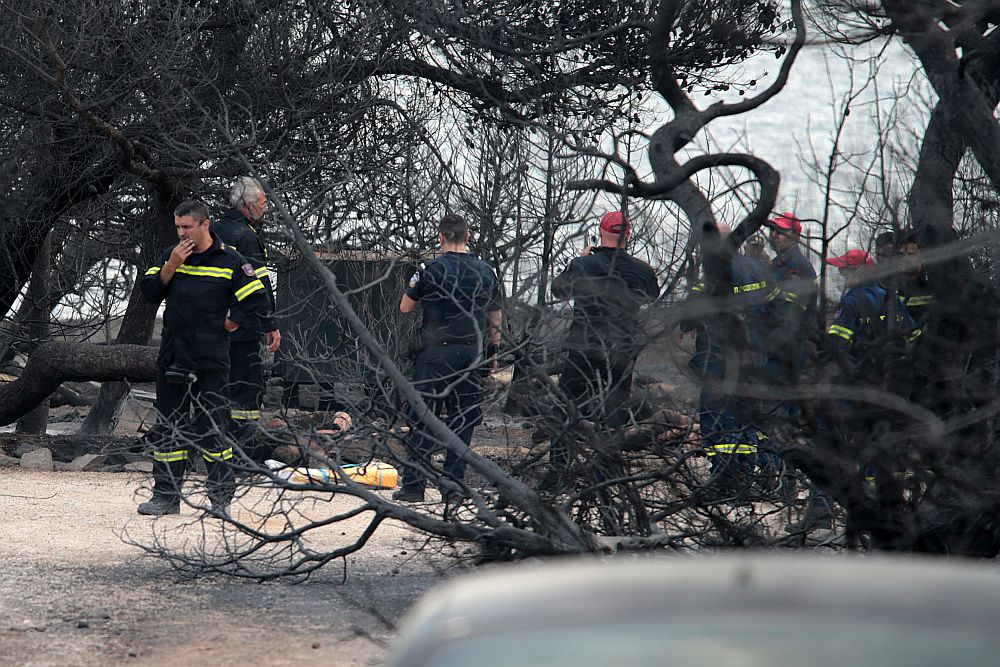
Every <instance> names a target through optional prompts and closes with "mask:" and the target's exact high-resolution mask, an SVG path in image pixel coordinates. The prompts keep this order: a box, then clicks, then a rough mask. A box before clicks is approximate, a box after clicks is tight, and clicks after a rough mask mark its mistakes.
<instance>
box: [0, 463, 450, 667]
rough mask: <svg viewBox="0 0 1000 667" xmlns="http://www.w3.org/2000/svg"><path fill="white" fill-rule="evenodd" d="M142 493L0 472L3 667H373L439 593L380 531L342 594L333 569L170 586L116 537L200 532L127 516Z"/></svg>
mask: <svg viewBox="0 0 1000 667" xmlns="http://www.w3.org/2000/svg"><path fill="white" fill-rule="evenodd" d="M145 479H146V478H145V476H144V475H143V474H141V473H68V472H35V471H25V470H22V469H20V468H10V469H0V665H19V666H20V665H60V666H63V665H241V666H245V665H297V666H306V665H340V666H355V665H377V664H379V663H380V661H381V659H382V657H383V656H384V655H385V650H386V649H385V647H386V643H387V642H388V640H389V639H390V638H391V636H392V634H393V629H392V624H393V623H395V622H396V621H397V620H398V619H399V617H400V616H401V615H402V613H403V612H404V611H405V610H406V608H408V607H409V606H410V605H411V604H412V603H413V602H414V601H415V600H416V598H417V597H419V595H420V594H421V593H422V592H424V591H425V590H427V589H428V588H430V587H431V586H432V585H433V584H435V583H437V582H439V581H440V580H441V577H440V575H438V574H435V572H436V571H438V567H437V566H440V565H442V563H437V564H436V563H434V562H432V561H431V560H430V557H427V556H424V555H418V556H415V555H414V546H415V544H416V542H415V540H414V538H413V535H412V533H410V532H409V531H408V530H407V529H405V528H404V527H402V526H400V525H391V524H389V525H386V524H383V526H381V527H380V528H379V531H378V533H377V535H376V537H375V539H374V540H373V541H372V542H371V543H369V545H368V546H366V547H365V549H364V550H363V551H362V552H361V553H360V554H359V555H357V556H355V557H352V558H351V559H350V560H349V561H348V564H347V582H346V583H345V584H341V583H340V582H341V577H342V575H343V570H342V568H341V567H340V566H339V565H336V566H334V567H328V568H327V569H326V570H324V571H321V573H320V574H318V575H317V576H314V577H313V578H312V579H310V580H309V581H307V582H305V583H301V584H297V585H291V584H288V583H283V582H275V583H267V584H258V583H251V582H242V581H232V580H228V579H227V580H219V579H214V580H204V579H201V580H195V581H183V580H180V579H179V578H178V576H177V575H176V574H175V573H173V572H172V571H171V570H169V569H168V567H167V566H166V565H165V563H164V562H163V561H161V560H158V559H154V558H151V557H148V556H144V555H143V553H142V552H141V551H140V550H139V549H137V548H136V547H133V546H129V545H127V544H125V543H124V542H123V541H122V540H121V539H120V537H119V534H120V533H121V531H122V530H123V529H124V530H127V531H128V533H129V534H130V535H131V536H133V537H135V538H137V539H140V540H141V539H143V538H144V536H145V537H151V536H152V534H153V533H152V531H153V530H166V531H167V532H169V533H170V534H172V535H174V536H175V537H176V536H183V535H185V534H186V533H185V531H196V532H200V531H201V530H202V528H203V527H204V526H205V525H207V524H202V523H198V522H196V521H193V519H195V518H196V515H195V514H194V512H193V510H191V509H184V510H182V513H181V515H180V516H179V517H177V516H174V517H163V518H160V519H156V520H155V521H154V520H151V519H148V518H145V517H140V516H138V515H136V514H135V504H136V501H137V497H136V496H135V492H136V489H137V488H138V487H139V484H140V483H141V482H142V481H143V480H145ZM138 499H142V498H138ZM333 503H334V505H336V504H337V503H343V507H340V508H337V507H334V510H337V509H339V510H343V509H344V508H346V507H348V506H349V504H350V503H351V500H350V499H349V498H344V499H336V500H334V501H333ZM345 530H346V527H345V526H344V525H338V526H337V527H336V533H331V536H330V538H329V539H331V540H333V539H336V536H340V535H342V534H343V533H342V531H345ZM187 534H192V535H194V534H195V533H190V532H189V533H187ZM341 539H347V538H341Z"/></svg>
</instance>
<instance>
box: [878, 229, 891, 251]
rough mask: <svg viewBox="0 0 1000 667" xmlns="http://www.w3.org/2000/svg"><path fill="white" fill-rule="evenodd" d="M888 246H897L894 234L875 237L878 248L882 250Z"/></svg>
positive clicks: (889, 233) (887, 233)
mask: <svg viewBox="0 0 1000 667" xmlns="http://www.w3.org/2000/svg"><path fill="white" fill-rule="evenodd" d="M887 245H891V246H895V245H896V235H895V234H894V233H893V232H882V233H881V234H879V235H878V236H876V237H875V247H876V248H882V247H884V246H887Z"/></svg>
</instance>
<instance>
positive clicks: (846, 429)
mask: <svg viewBox="0 0 1000 667" xmlns="http://www.w3.org/2000/svg"><path fill="white" fill-rule="evenodd" d="M826 263H827V264H829V265H830V266H835V267H837V269H838V270H839V272H840V275H841V276H842V277H843V278H844V280H845V281H846V283H847V289H846V291H845V292H844V294H843V296H842V297H841V298H840V307H839V308H838V309H837V312H836V314H835V315H834V320H833V323H832V324H831V325H830V327H829V329H827V332H826V333H827V335H826V336H825V338H826V345H825V346H824V348H825V356H827V357H828V358H832V359H833V360H834V361H836V362H837V364H838V365H839V366H840V367H841V375H842V376H843V377H845V378H846V381H847V383H849V384H852V385H863V384H868V385H869V386H870V385H871V383H872V382H873V381H876V382H878V383H882V382H883V381H884V379H885V378H887V377H889V375H890V373H891V371H892V370H893V369H892V368H890V366H891V364H892V363H893V361H894V360H893V358H892V356H893V355H892V353H891V352H892V350H894V349H902V348H903V347H904V346H905V344H906V342H907V341H908V340H909V341H912V340H913V339H915V338H916V337H917V336H919V335H920V330H919V329H917V327H916V324H915V323H914V321H913V318H912V317H910V315H909V313H908V312H907V311H906V306H905V305H903V301H902V300H901V299H900V298H899V297H898V296H894V295H893V294H892V292H890V291H889V290H887V289H886V288H885V287H884V286H883V285H881V284H879V283H878V281H876V280H874V279H873V278H872V276H871V273H872V272H871V269H872V267H874V266H875V261H874V260H873V259H872V258H871V257H870V256H869V255H868V253H866V252H865V251H864V250H858V249H852V250H848V251H847V252H845V253H844V254H843V255H840V256H839V257H829V258H827V260H826ZM835 405H838V406H839V409H838V410H837V412H838V413H839V416H838V418H837V419H836V422H837V423H836V425H835V426H833V428H832V429H828V430H830V431H832V432H836V433H839V434H842V435H843V436H845V437H846V438H848V439H849V440H850V439H853V440H854V441H858V439H859V438H864V437H867V435H868V434H870V433H871V431H872V429H873V428H874V424H873V420H874V419H875V418H877V413H876V412H873V411H872V409H871V408H870V406H867V405H866V404H864V403H861V402H857V401H837V402H835ZM859 463H864V462H859ZM831 519H832V510H831V500H830V498H829V497H828V496H827V494H826V493H825V492H824V491H823V490H822V489H817V488H814V489H813V493H812V494H811V496H810V500H809V503H808V505H807V508H806V514H805V516H803V518H802V519H801V520H800V521H798V522H795V523H791V524H789V525H788V526H786V527H785V529H786V530H787V531H788V532H800V531H803V530H809V529H812V528H828V527H829V526H830V523H831Z"/></svg>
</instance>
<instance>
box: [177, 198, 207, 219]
mask: <svg viewBox="0 0 1000 667" xmlns="http://www.w3.org/2000/svg"><path fill="white" fill-rule="evenodd" d="M174 215H175V216H176V217H178V218H194V219H195V220H197V221H198V222H204V221H205V220H208V207H207V206H205V205H204V204H202V203H201V202H200V201H197V200H194V199H188V200H185V201H182V202H181V203H180V205H179V206H178V207H177V208H175V209H174Z"/></svg>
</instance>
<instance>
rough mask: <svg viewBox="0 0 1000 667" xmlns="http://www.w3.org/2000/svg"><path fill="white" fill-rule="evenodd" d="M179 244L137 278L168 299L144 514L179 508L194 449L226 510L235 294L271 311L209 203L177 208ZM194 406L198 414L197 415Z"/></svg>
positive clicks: (260, 310)
mask: <svg viewBox="0 0 1000 667" xmlns="http://www.w3.org/2000/svg"><path fill="white" fill-rule="evenodd" d="M174 225H175V227H176V229H177V236H178V238H179V239H180V240H179V242H178V243H177V244H176V245H174V246H172V247H171V248H169V249H168V250H167V251H166V252H165V253H164V254H163V256H162V258H161V259H160V261H159V263H158V264H157V265H155V266H152V267H150V268H149V269H148V270H147V271H146V273H145V275H144V276H143V277H142V279H141V281H140V290H141V292H142V296H143V298H144V299H146V300H147V301H149V302H151V303H159V302H160V301H166V309H165V310H164V313H163V335H162V342H161V343H160V353H159V357H158V360H157V367H158V371H157V377H156V410H157V413H158V415H159V417H158V423H157V425H156V427H155V428H154V429H153V431H152V436H151V439H150V440H151V443H152V445H153V449H154V452H153V497H152V499H150V500H149V501H147V502H144V503H142V504H141V505H139V508H138V511H139V514H147V515H154V516H157V515H162V514H177V513H178V512H179V511H180V497H181V483H182V482H183V480H184V474H185V471H186V469H187V466H188V459H189V457H190V456H191V454H192V452H197V453H198V454H200V455H201V456H202V457H204V459H205V461H206V464H207V468H208V484H207V491H208V496H209V500H210V501H211V504H212V512H213V513H214V514H216V515H224V514H225V513H226V511H227V509H228V506H229V502H230V500H231V499H232V496H233V492H234V490H235V488H234V487H235V485H234V478H233V473H232V468H231V466H230V465H229V464H228V463H227V461H229V460H230V459H232V457H233V450H232V448H231V447H229V446H228V445H227V440H226V439H225V438H224V435H225V432H226V423H227V419H226V418H227V415H226V407H227V399H226V382H227V380H228V377H229V332H232V331H236V330H237V329H238V327H239V326H240V325H239V324H238V323H237V322H235V321H233V320H232V319H230V318H229V317H228V313H229V308H230V303H231V302H232V301H233V300H235V301H236V302H237V303H239V304H241V306H242V307H243V310H244V311H245V312H246V313H251V314H253V315H254V316H258V317H263V316H266V315H267V314H268V312H269V310H270V307H271V304H270V302H269V300H268V298H267V294H266V291H265V288H264V285H263V284H262V283H261V281H260V280H259V279H258V278H257V275H256V273H255V271H254V268H253V266H252V265H250V264H249V263H248V262H247V260H246V259H244V258H243V257H241V256H240V255H239V254H238V253H236V252H235V251H233V250H231V249H229V248H227V247H226V246H225V244H223V243H222V242H221V241H220V240H219V239H218V238H217V237H216V236H215V235H214V234H213V233H212V232H211V230H210V225H211V221H210V220H209V219H208V211H207V209H206V208H205V206H204V204H201V203H200V202H195V201H185V202H183V203H182V204H181V205H180V206H178V207H177V209H176V210H175V211H174ZM192 411H193V417H192V414H191V413H192Z"/></svg>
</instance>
